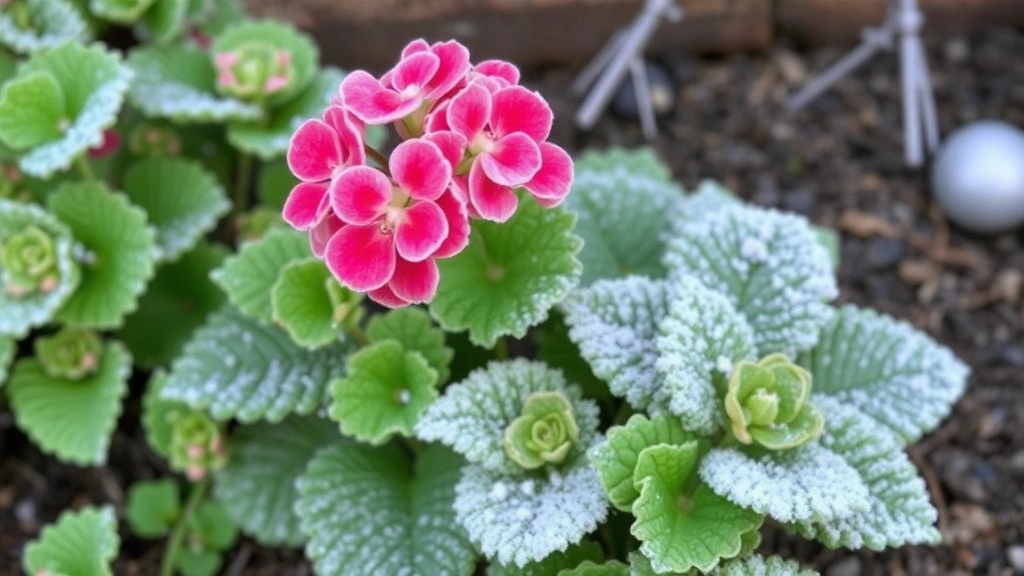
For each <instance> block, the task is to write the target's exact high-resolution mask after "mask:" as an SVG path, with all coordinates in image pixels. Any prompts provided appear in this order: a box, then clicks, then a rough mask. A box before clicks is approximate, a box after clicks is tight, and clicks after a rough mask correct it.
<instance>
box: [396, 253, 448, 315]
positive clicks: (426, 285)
mask: <svg viewBox="0 0 1024 576" xmlns="http://www.w3.org/2000/svg"><path fill="white" fill-rule="evenodd" d="M440 279H441V274H440V272H439V271H438V269H437V263H436V262H434V259H433V258H428V259H426V260H424V261H422V262H407V261H405V260H402V259H401V258H399V259H398V262H397V264H396V265H395V274H394V276H393V277H392V278H391V282H390V283H389V284H388V287H390V288H391V290H393V291H394V293H395V296H397V297H398V298H401V299H402V300H405V301H406V302H409V303H410V304H419V303H422V302H429V301H430V300H431V299H433V298H434V294H435V293H437V284H438V282H439V281H440Z"/></svg>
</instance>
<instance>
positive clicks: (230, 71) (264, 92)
mask: <svg viewBox="0 0 1024 576" xmlns="http://www.w3.org/2000/svg"><path fill="white" fill-rule="evenodd" d="M213 62H214V65H216V67H217V88H218V89H219V90H220V91H221V92H223V93H225V94H229V95H231V96H234V97H236V98H242V99H246V100H262V99H263V98H264V97H266V96H269V95H271V94H275V93H277V92H280V91H282V90H285V89H287V88H289V87H290V86H291V85H292V82H293V76H294V72H293V70H292V57H291V54H289V53H288V52H286V51H284V50H278V49H277V48H275V47H274V46H272V45H270V44H266V43H263V42H249V43H246V44H242V45H241V46H239V47H238V48H236V49H234V50H229V51H227V52H220V53H218V54H216V55H214V57H213Z"/></svg>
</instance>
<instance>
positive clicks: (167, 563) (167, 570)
mask: <svg viewBox="0 0 1024 576" xmlns="http://www.w3.org/2000/svg"><path fill="white" fill-rule="evenodd" d="M209 486H210V479H209V477H206V478H204V479H203V480H202V481H201V482H199V483H198V484H196V485H195V486H194V487H193V488H192V493H191V494H189V495H188V502H186V503H185V509H184V510H183V511H182V512H181V516H179V517H178V524H177V525H176V526H175V527H174V532H173V533H172V534H171V539H170V540H169V541H168V542H167V549H166V550H164V557H163V560H162V561H161V562H160V576H173V574H174V559H175V557H176V556H177V555H178V549H179V548H181V543H182V541H184V540H185V529H186V528H187V527H188V524H189V521H190V520H192V514H194V513H195V511H196V508H197V507H198V506H199V503H200V502H201V501H202V500H203V496H205V495H206V489H207V488H209Z"/></svg>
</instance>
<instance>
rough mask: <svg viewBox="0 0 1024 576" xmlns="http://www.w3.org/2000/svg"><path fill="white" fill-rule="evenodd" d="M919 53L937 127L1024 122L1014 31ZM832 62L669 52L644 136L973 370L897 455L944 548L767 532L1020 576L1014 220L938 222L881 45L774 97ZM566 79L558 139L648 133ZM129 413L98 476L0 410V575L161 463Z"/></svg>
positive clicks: (1018, 247) (140, 557)
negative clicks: (802, 228)
mask: <svg viewBox="0 0 1024 576" xmlns="http://www.w3.org/2000/svg"><path fill="white" fill-rule="evenodd" d="M929 54H930V58H931V65H932V68H933V78H934V87H935V94H936V98H937V100H938V105H939V113H940V121H941V125H942V128H943V132H944V133H949V132H950V131H951V130H952V129H954V128H956V127H958V126H961V125H963V124H965V123H968V122H970V121H973V120H976V119H979V118H998V119H1002V120H1005V121H1008V122H1011V123H1013V124H1016V125H1018V126H1024V58H1022V55H1024V33H1022V32H1021V31H1014V30H991V31H986V32H985V33H978V34H973V35H969V36H962V37H954V38H943V39H932V40H930V42H929ZM839 55H841V51H840V50H837V49H834V48H832V49H820V50H815V51H810V52H798V51H794V50H787V49H782V48H780V49H776V50H774V51H772V52H769V53H766V54H755V55H737V56H730V57H727V58H724V59H707V58H705V59H697V58H692V57H683V56H676V57H671V58H666V62H665V64H666V67H667V68H668V69H669V71H670V72H671V73H672V75H673V76H674V78H675V79H676V80H677V81H678V83H679V86H680V87H679V89H678V105H677V107H676V109H675V110H674V111H673V112H672V113H671V115H670V116H668V117H667V118H664V119H662V120H661V122H660V124H659V126H660V128H661V131H660V134H659V137H658V138H657V139H656V140H655V141H654V142H652V143H651V145H652V146H653V147H654V149H655V150H656V151H657V152H658V153H659V155H660V156H661V157H662V158H663V159H664V160H665V161H666V162H667V163H668V164H669V165H670V166H671V167H672V170H673V173H674V174H675V176H676V177H677V178H678V179H679V180H680V181H681V182H682V183H683V184H684V185H686V186H688V187H692V186H695V185H696V184H697V183H698V182H699V181H700V180H701V179H703V178H716V179H719V180H722V181H723V182H725V183H726V184H728V185H729V186H730V187H732V188H733V189H734V190H736V191H737V192H738V193H739V194H741V195H742V196H743V197H744V198H747V199H749V200H750V201H752V202H755V203H757V204H762V205H767V206H776V207H781V208H784V209H787V210H791V211H795V212H799V213H802V214H806V215H808V216H809V217H810V218H811V219H812V220H813V221H814V222H816V223H818V224H821V225H825V226H830V227H833V228H836V229H838V230H839V231H840V232H841V233H842V264H841V268H840V271H839V276H840V285H841V289H842V295H841V297H840V299H841V301H843V302H853V303H857V304H860V305H864V306H871V307H873V308H876V309H878V310H881V311H883V312H885V313H887V314H890V315H893V316H896V317H898V318H903V319H906V320H907V321H909V322H910V323H912V324H913V325H915V326H917V327H918V328H920V329H922V330H924V331H926V332H928V333H930V334H931V335H933V336H934V337H935V338H936V339H938V340H939V341H941V342H943V343H945V344H947V345H948V346H950V347H952V348H953V349H954V350H955V351H956V353H957V355H958V356H959V357H960V358H961V359H963V360H964V361H966V362H967V363H968V364H970V365H971V366H972V368H973V373H972V375H971V379H970V386H969V389H968V392H967V395H966V396H965V397H964V398H963V400H961V401H960V402H959V404H957V406H956V408H955V409H954V411H953V414H952V415H951V416H950V417H949V418H948V419H947V420H946V421H945V423H944V424H943V426H942V427H941V428H940V429H939V430H937V431H936V432H934V433H932V434H931V435H929V436H927V437H926V438H925V439H924V440H923V441H921V442H920V443H919V444H917V445H916V446H913V447H911V449H910V451H909V452H910V456H911V458H912V459H913V460H914V461H915V462H916V463H917V465H918V466H919V467H920V469H921V471H922V473H923V475H924V477H925V478H926V479H927V482H928V486H929V489H930V490H931V493H932V496H933V499H934V501H935V502H936V504H937V506H938V508H939V512H940V520H939V522H940V528H941V530H942V533H943V535H944V543H943V544H942V545H940V546H937V547H915V548H908V549H904V550H899V551H889V552H883V553H871V552H846V551H840V552H835V551H822V550H820V549H819V548H817V547H815V546H811V545H808V544H805V543H800V542H797V541H794V540H792V539H788V538H781V537H780V538H778V546H779V547H780V550H782V551H783V552H784V553H786V554H791V555H795V556H797V557H799V558H801V559H803V560H804V561H806V562H807V563H808V564H809V565H812V566H814V567H816V568H818V569H820V570H822V571H823V572H824V573H826V574H829V575H831V576H852V575H856V574H892V575H901V574H909V575H925V574H990V575H1003V574H1006V575H1009V574H1015V573H1016V574H1024V491H1022V490H1020V489H1019V487H1021V486H1024V425H1022V424H1024V303H1022V293H1024V231H1022V230H1017V231H1015V232H1013V233H1008V234H1003V235H1000V236H994V237H985V236H979V235H975V234H971V233H968V232H965V231H963V230H960V229H958V228H956V227H952V226H950V225H949V224H948V223H947V222H946V221H945V220H944V219H943V218H942V214H941V213H940V212H939V211H938V209H937V207H936V206H935V204H934V203H933V202H932V201H931V199H930V196H929V192H928V179H927V176H926V175H927V172H926V171H924V170H911V169H907V168H905V167H904V165H903V160H902V158H903V150H902V140H901V138H902V137H901V126H902V124H901V119H900V103H899V86H898V76H897V74H898V65H897V60H896V58H895V57H894V56H892V55H883V56H881V57H879V58H877V59H876V60H874V61H872V62H871V63H870V64H869V65H867V66H866V67H865V68H863V69H861V70H860V71H859V72H858V73H857V74H855V75H854V76H853V77H852V78H851V79H848V80H845V81H843V82H842V83H840V85H839V86H838V87H837V88H836V89H835V90H834V91H833V92H831V93H829V94H828V95H826V96H824V97H822V98H821V99H819V100H817V101H816V102H814V103H813V104H812V105H811V106H810V107H809V108H808V109H806V110H804V111H803V112H801V113H800V114H798V115H796V116H792V117H789V116H786V115H785V113H784V112H783V103H784V101H785V98H786V96H787V95H788V94H789V93H791V92H792V90H794V89H795V88H796V87H798V86H800V85H802V83H803V82H805V81H806V80H807V79H808V76H809V75H810V73H811V71H818V70H821V69H823V68H824V67H825V66H827V65H828V64H829V63H831V62H833V61H834V60H835V59H836V58H837V57H838V56H839ZM575 73H576V70H566V69H547V70H537V71H534V72H532V73H531V74H529V75H528V76H527V78H528V80H527V83H528V84H530V85H531V86H532V87H534V88H536V89H538V90H540V91H541V92H543V93H544V94H545V95H546V96H547V98H548V99H549V100H550V101H551V103H552V106H553V107H554V108H555V112H556V118H557V119H558V120H557V121H556V126H555V130H554V134H553V139H554V140H555V141H557V142H559V143H561V144H563V145H565V146H567V147H568V148H569V149H570V150H571V151H573V152H579V151H580V150H582V149H584V148H587V147H598V148H603V147H606V146H611V145H622V146H636V145H641V144H643V143H644V141H643V138H642V137H641V136H640V133H639V128H638V127H637V126H636V125H634V124H632V123H630V122H626V121H622V120H618V119H615V118H611V117H606V118H604V119H602V121H601V122H600V123H599V124H598V126H597V127H596V128H595V129H594V130H593V131H591V132H589V133H580V132H578V131H577V130H575V128H574V127H573V126H572V116H573V113H574V111H575V106H576V104H577V100H576V99H575V98H574V97H573V96H571V95H570V94H569V93H568V90H567V86H568V84H569V82H570V81H571V80H572V77H573V74H575ZM1021 160H1022V161H1024V158H1022V159H1021ZM137 412H138V410H137V401H134V402H133V403H132V404H130V405H129V407H128V409H127V411H126V415H125V417H124V418H123V419H122V422H121V429H120V430H119V432H118V433H117V435H116V437H115V440H114V443H113V447H112V449H111V456H110V463H109V464H108V465H107V466H106V467H103V468H98V469H79V468H74V467H69V466H64V465H61V464H58V463H57V462H55V461H54V460H53V459H52V458H49V457H46V456H43V455H41V454H40V453H39V452H38V451H37V450H35V449H34V448H33V447H31V446H30V445H29V444H28V443H27V441H26V440H25V438H24V437H23V436H22V434H21V433H20V432H18V431H17V429H16V428H15V427H14V426H13V424H12V421H11V416H10V413H9V411H7V410H6V409H3V410H0V573H11V574H14V573H17V569H16V566H18V564H19V563H20V556H21V552H20V551H21V548H22V545H23V544H24V542H25V541H26V540H28V539H31V538H33V537H35V536H36V535H37V533H38V530H39V528H40V526H41V525H43V524H45V523H47V522H50V521H52V520H53V519H54V518H56V516H57V515H58V514H59V512H60V511H61V510H62V509H64V508H66V507H69V506H71V507H74V506H78V505H82V504H85V503H90V502H91V503H108V502H110V503H114V504H115V505H118V506H119V507H120V506H121V505H122V504H123V490H124V488H125V486H127V485H128V484H130V482H132V481H134V480H137V479H141V478H147V477H152V476H155V475H159V474H160V473H161V467H160V464H159V461H158V460H157V459H156V458H155V457H153V456H152V455H151V454H150V453H149V451H148V449H147V448H146V447H145V446H144V441H143V439H142V435H141V434H140V432H139V427H138V424H137ZM123 539H124V544H125V546H124V551H123V553H122V557H121V559H120V560H119V562H118V565H117V569H116V572H117V573H118V574H125V575H131V574H150V573H153V572H154V567H155V565H156V563H157V562H159V554H160V546H154V545H152V544H150V543H147V542H144V541H140V540H137V539H134V538H131V537H129V536H127V535H123ZM772 539H774V538H770V540H772ZM7 566H9V567H10V568H9V572H5V567H7ZM310 572H311V570H310V569H309V567H308V566H307V565H306V564H305V562H304V561H303V560H302V559H301V554H299V553H297V552H294V551H277V550H267V549H263V548H260V547H259V546H257V545H255V544H253V543H251V542H248V541H245V542H243V543H242V544H240V545H239V547H238V548H237V549H236V550H235V551H233V552H232V554H231V556H230V557H229V559H228V569H227V572H226V573H227V574H252V575H262V574H267V575H270V574H274V575H300V574H309V573H310Z"/></svg>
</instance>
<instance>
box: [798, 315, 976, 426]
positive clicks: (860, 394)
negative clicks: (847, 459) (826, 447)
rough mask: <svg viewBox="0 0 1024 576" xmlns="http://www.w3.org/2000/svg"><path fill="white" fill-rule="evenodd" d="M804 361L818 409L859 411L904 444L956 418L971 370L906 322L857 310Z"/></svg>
mask: <svg viewBox="0 0 1024 576" xmlns="http://www.w3.org/2000/svg"><path fill="white" fill-rule="evenodd" d="M799 362H800V364H801V365H803V366H806V367H807V368H808V369H809V370H810V371H811V375H812V377H813V378H814V391H813V396H812V401H813V402H815V403H817V400H816V398H817V397H819V396H827V397H829V398H834V399H836V400H838V401H840V402H843V403H844V404H849V405H851V406H854V407H856V408H858V409H860V410H861V411H862V412H864V413H865V414H867V415H868V416H871V417H872V418H874V419H875V420H878V421H879V422H880V423H882V424H884V425H886V426H887V427H889V429H891V430H892V431H893V432H894V433H895V434H896V436H897V437H899V438H900V439H901V440H902V441H903V442H904V444H909V443H911V442H913V441H915V440H917V439H918V438H920V437H921V435H922V434H924V433H925V432H927V431H929V430H931V429H932V428H934V427H935V426H937V425H938V424H939V422H941V421H942V419H943V418H945V417H946V415H948V414H949V411H950V409H951V408H952V406H953V404H954V403H955V402H956V401H957V399H958V398H960V396H961V395H962V394H963V392H964V389H965V388H966V386H967V376H968V373H969V371H970V369H969V368H968V367H967V366H966V365H965V364H964V363H963V362H961V361H960V360H958V359H957V358H956V356H954V355H953V353H952V352H951V351H950V350H949V349H948V348H946V347H944V346H941V345H940V344H938V343H936V342H935V341H934V340H932V339H931V338H930V337H929V336H927V335H926V334H924V333H923V332H920V331H918V330H916V329H914V328H913V327H912V326H910V325H909V324H907V323H906V322H902V321H899V320H896V319H894V318H891V317H888V316H884V315H881V314H878V313H877V312H874V311H872V310H865V309H862V308H857V307H854V306H851V305H847V306H843V307H842V308H841V309H840V311H839V314H838V316H837V317H836V318H835V320H834V321H833V322H831V323H830V324H829V325H828V326H827V327H826V328H825V330H824V332H823V333H822V335H821V341H820V342H819V343H818V345H817V346H815V347H814V348H813V349H811V350H809V351H808V352H807V353H805V354H803V355H801V357H800V359H799ZM828 416H829V415H828V414H825V419H826V421H827V420H828Z"/></svg>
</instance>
